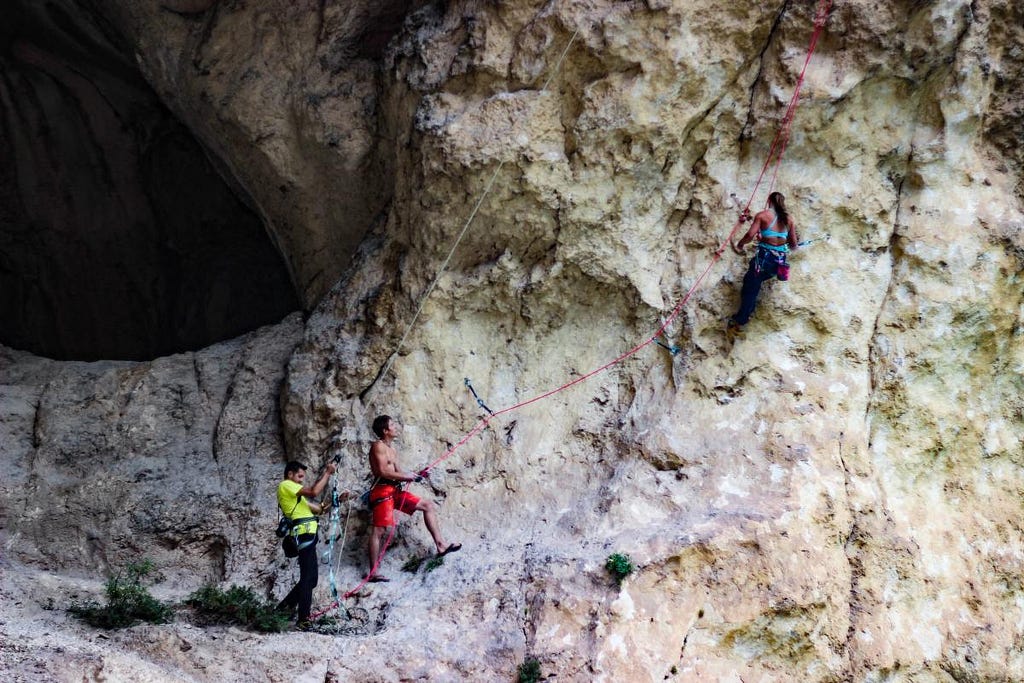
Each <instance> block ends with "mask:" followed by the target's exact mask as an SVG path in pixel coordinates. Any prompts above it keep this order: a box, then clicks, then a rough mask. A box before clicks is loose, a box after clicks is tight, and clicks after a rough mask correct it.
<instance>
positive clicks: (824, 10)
mask: <svg viewBox="0 0 1024 683" xmlns="http://www.w3.org/2000/svg"><path fill="white" fill-rule="evenodd" d="M831 8H832V0H819V2H818V7H817V10H816V12H815V17H814V30H813V32H812V33H811V40H810V44H809V46H808V49H807V57H806V59H805V60H804V65H803V68H802V69H801V70H800V75H799V76H798V77H797V81H796V85H795V87H794V88H793V96H792V97H791V98H790V101H789V105H788V106H787V107H786V112H785V114H784V115H783V117H782V122H781V124H780V126H779V130H778V132H777V133H776V135H775V138H774V139H773V140H772V144H771V147H770V148H769V150H768V156H767V158H766V159H765V161H764V164H763V165H762V167H761V172H760V174H758V177H757V181H756V182H755V183H754V189H753V191H752V192H751V193H750V198H749V199H748V200H747V203H746V205H745V206H744V208H743V210H742V211H741V212H740V215H741V217H742V216H745V215H746V214H747V212H748V211H749V210H750V206H751V205H752V204H753V201H754V197H755V196H756V195H757V191H758V189H759V188H760V187H761V183H762V181H763V180H764V176H765V174H766V173H767V171H768V167H769V166H770V165H771V163H772V160H773V159H774V160H775V170H774V172H773V174H772V180H771V185H770V186H769V188H770V189H771V188H774V186H775V180H776V178H777V176H778V172H779V167H780V166H781V164H782V155H783V154H784V153H785V151H786V145H787V144H788V142H789V131H790V128H791V126H792V124H793V117H794V114H795V113H796V108H797V105H798V103H799V100H800V89H801V87H802V86H803V83H804V78H805V76H806V74H807V66H808V65H809V64H810V62H811V57H812V55H813V54H814V50H815V49H816V48H817V45H818V38H819V37H820V36H821V34H822V32H823V31H824V28H825V24H826V22H827V21H828V16H829V12H830V11H831ZM742 224H743V221H742V220H739V219H738V220H737V221H736V222H735V223H734V224H733V226H732V229H731V230H730V231H729V234H728V235H727V236H726V238H725V239H724V240H723V241H722V243H721V244H720V245H719V247H718V249H716V250H715V253H714V256H713V257H712V258H711V260H710V261H709V262H708V264H707V266H706V267H705V268H704V270H703V271H702V272H701V274H700V275H698V276H697V278H696V279H695V280H694V281H693V284H692V285H690V288H689V289H688V290H687V291H686V293H685V294H684V295H683V297H682V298H681V299H680V300H679V302H678V303H677V304H676V305H675V307H674V308H673V309H672V312H671V313H670V314H669V315H668V317H667V318H665V321H664V322H663V323H662V324H661V326H660V327H659V328H658V329H657V331H656V332H655V333H654V334H653V335H651V336H650V337H649V338H647V339H645V340H644V341H642V342H640V343H639V344H637V345H636V346H634V347H633V348H631V349H630V350H629V351H626V352H625V353H623V354H621V355H619V356H618V357H616V358H615V359H613V360H611V361H609V362H607V363H605V364H604V365H602V366H601V367H599V368H596V369H594V370H591V371H590V372H588V373H586V374H584V375H580V376H579V377H577V378H576V379H574V380H572V381H571V382H566V383H565V384H562V385H561V386H558V387H556V388H554V389H551V390H549V391H545V392H544V393H542V394H538V395H537V396H534V397H532V398H529V399H526V400H524V401H520V402H519V403H516V404H514V405H511V406H508V407H507V408H502V409H501V410H498V411H496V412H493V413H491V414H490V415H487V416H485V417H483V418H482V419H481V420H480V421H479V422H477V423H476V425H475V426H474V427H473V428H472V429H471V430H469V432H467V433H466V434H465V436H463V437H462V438H461V439H459V441H458V442H457V443H456V444H455V445H454V446H451V447H450V448H449V449H448V450H447V451H445V452H444V453H443V454H442V455H441V456H440V457H438V458H437V459H436V460H434V461H433V462H431V463H430V464H429V465H427V466H426V468H424V470H431V469H433V468H434V467H436V466H437V465H439V464H440V463H442V462H444V461H445V460H447V459H448V458H450V457H451V456H452V455H454V454H455V452H456V451H457V450H459V449H460V448H461V447H462V446H464V445H465V444H466V443H467V442H468V441H469V440H470V439H472V438H473V437H474V436H476V435H477V434H479V433H480V432H482V431H483V430H484V429H486V428H487V426H488V425H489V424H490V423H491V421H492V420H494V419H495V418H497V417H500V416H501V415H504V414H506V413H510V412H512V411H514V410H519V409H520V408H524V407H526V406H528V405H530V404H531V403H537V402H538V401H542V400H544V399H546V398H548V397H550V396H553V395H555V394H558V393H561V392H563V391H565V390H566V389H569V388H570V387H573V386H575V385H577V384H579V383H580V382H583V381H586V380H588V379H590V378H591V377H593V376H594V375H597V374H599V373H602V372H604V371H605V370H607V369H609V368H611V367H614V366H616V365H618V364H619V363H621V362H623V361H624V360H626V359H627V358H629V357H630V356H633V355H635V354H637V353H638V352H640V351H641V350H642V349H644V348H645V347H647V346H649V345H650V344H652V343H654V342H656V341H657V339H658V337H659V336H660V335H661V334H662V333H663V332H664V331H665V329H666V328H667V327H668V326H669V325H670V324H672V322H673V321H674V320H675V319H676V318H677V317H678V316H679V314H680V313H681V312H682V309H683V306H685V305H686V303H687V302H688V301H689V299H690V297H691V296H692V295H693V293H694V292H695V291H696V290H697V288H698V287H699V286H700V284H701V283H702V282H703V281H704V278H706V277H707V275H708V273H709V272H711V268H712V267H714V265H715V264H716V263H717V262H718V260H719V259H721V257H722V252H723V251H724V250H725V247H726V245H728V244H729V243H730V242H731V241H732V239H733V236H734V235H735V233H736V230H737V229H738V228H739V227H740V226H741V225H742ZM395 529H396V527H392V529H391V533H390V535H389V536H388V538H387V540H385V542H384V544H383V546H382V547H381V550H380V553H379V555H378V557H377V563H376V564H375V565H374V566H373V567H372V568H371V569H370V572H369V573H368V574H367V575H366V577H364V578H363V580H362V582H360V583H359V585H358V586H356V587H355V588H353V589H351V590H350V591H348V592H346V593H345V594H344V595H343V596H342V598H341V599H347V598H349V597H351V596H352V595H354V594H355V593H356V592H357V591H359V589H361V588H362V587H363V586H365V585H366V584H367V583H368V582H369V581H370V578H371V577H373V576H374V575H375V574H376V573H377V568H378V566H379V565H380V562H381V560H383V559H384V554H385V552H386V551H387V548H388V546H389V545H390V543H391V541H392V539H393V538H394V535H395ZM337 605H338V601H337V600H336V601H334V602H333V603H332V604H331V605H330V606H329V607H326V608H324V609H322V610H320V611H318V612H315V613H313V614H311V615H310V618H311V619H316V618H317V617H319V616H321V615H323V614H326V613H327V612H328V611H330V610H331V609H333V608H334V607H336V606H337Z"/></svg>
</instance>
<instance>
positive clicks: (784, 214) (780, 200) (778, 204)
mask: <svg viewBox="0 0 1024 683" xmlns="http://www.w3.org/2000/svg"><path fill="white" fill-rule="evenodd" d="M768 203H769V204H771V205H772V209H774V211H775V215H776V216H778V217H779V222H780V223H782V224H783V225H785V226H786V227H787V228H788V227H789V212H788V211H786V198H785V197H783V196H782V193H781V192H772V193H771V194H770V195H768Z"/></svg>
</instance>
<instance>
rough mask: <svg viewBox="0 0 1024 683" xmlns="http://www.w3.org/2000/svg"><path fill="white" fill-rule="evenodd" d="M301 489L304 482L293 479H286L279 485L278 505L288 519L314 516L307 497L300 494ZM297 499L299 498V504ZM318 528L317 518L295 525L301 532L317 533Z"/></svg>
mask: <svg viewBox="0 0 1024 683" xmlns="http://www.w3.org/2000/svg"><path fill="white" fill-rule="evenodd" d="M301 490H302V484H299V483H298V482H294V481H292V480H291V479H285V480H284V481H282V482H281V483H280V484H278V485H277V506H278V507H279V508H281V512H282V513H283V514H284V516H285V517H287V518H288V519H302V518H303V517H313V511H312V510H310V509H309V504H308V503H307V502H306V499H305V498H303V497H301V496H299V495H298V493H299V491H301ZM296 500H298V504H297V505H296ZM316 528H317V524H316V520H312V521H309V522H303V523H302V524H300V525H298V526H297V527H295V530H296V531H297V532H298V533H299V534H315V533H316Z"/></svg>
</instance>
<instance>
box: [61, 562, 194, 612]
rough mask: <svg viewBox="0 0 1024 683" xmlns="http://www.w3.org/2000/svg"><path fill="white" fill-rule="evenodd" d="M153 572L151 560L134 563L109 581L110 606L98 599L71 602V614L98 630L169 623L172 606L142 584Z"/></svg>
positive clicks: (108, 596)
mask: <svg viewBox="0 0 1024 683" xmlns="http://www.w3.org/2000/svg"><path fill="white" fill-rule="evenodd" d="M152 573H153V563H152V562H150V561H149V560H142V561H140V562H132V563H130V564H129V565H128V566H127V567H125V568H124V569H123V570H121V571H120V572H118V573H117V575H116V576H114V577H112V578H110V579H108V580H107V585H106V593H107V604H106V605H101V604H99V603H98V602H96V601H95V600H87V601H86V602H82V603H78V602H75V603H72V604H71V607H69V608H68V611H69V612H70V613H71V614H73V615H75V616H76V617H78V618H79V619H82V620H83V621H85V622H86V623H87V624H89V625H90V626H95V627H96V628H126V627H128V626H132V625H134V624H137V623H139V622H140V621H148V622H150V623H153V624H166V623H167V622H169V621H171V620H172V619H173V618H174V610H173V609H171V606H170V605H165V604H164V603H162V602H160V601H159V600H157V599H156V598H154V597H153V596H152V595H150V594H149V591H148V590H147V589H146V588H145V587H144V586H143V585H142V582H143V579H145V578H146V577H147V576H149V575H150V574H152Z"/></svg>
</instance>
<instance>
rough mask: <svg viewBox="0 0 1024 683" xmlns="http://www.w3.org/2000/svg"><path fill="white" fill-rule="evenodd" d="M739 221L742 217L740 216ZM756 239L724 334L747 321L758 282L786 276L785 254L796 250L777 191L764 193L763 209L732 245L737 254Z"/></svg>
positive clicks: (791, 226)
mask: <svg viewBox="0 0 1024 683" xmlns="http://www.w3.org/2000/svg"><path fill="white" fill-rule="evenodd" d="M741 220H743V219H741ZM755 237H756V238H757V250H756V251H755V253H754V258H752V259H750V266H749V267H748V268H747V274H746V275H744V276H743V289H741V290H740V308H739V310H738V311H737V312H736V314H735V315H734V316H732V317H731V318H729V328H728V335H729V337H730V338H733V337H735V335H736V334H737V333H738V332H739V331H740V330H741V329H742V328H743V326H744V325H746V324H747V321H748V320H750V316H751V315H752V314H753V313H754V307H755V306H757V295H758V294H759V293H760V291H761V285H762V284H763V283H764V282H765V281H766V280H770V279H771V278H773V277H778V278H779V279H780V280H788V279H789V265H788V264H787V263H786V254H788V253H789V251H790V249H796V248H797V243H798V237H797V233H796V223H795V222H794V221H793V217H792V216H790V215H789V212H788V211H787V210H786V198H785V197H783V196H782V193H781V192H772V193H771V194H770V195H768V204H767V207H766V208H765V210H764V211H760V212H758V214H757V215H756V216H754V221H753V222H752V223H751V224H750V229H749V230H747V233H746V234H745V235H743V237H742V238H740V241H739V243H736V244H733V243H730V244H731V245H732V250H733V251H734V252H736V253H737V254H740V255H742V254H743V253H744V251H743V248H744V247H745V246H746V245H747V244H748V243H749V242H751V241H752V240H754V238H755Z"/></svg>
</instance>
